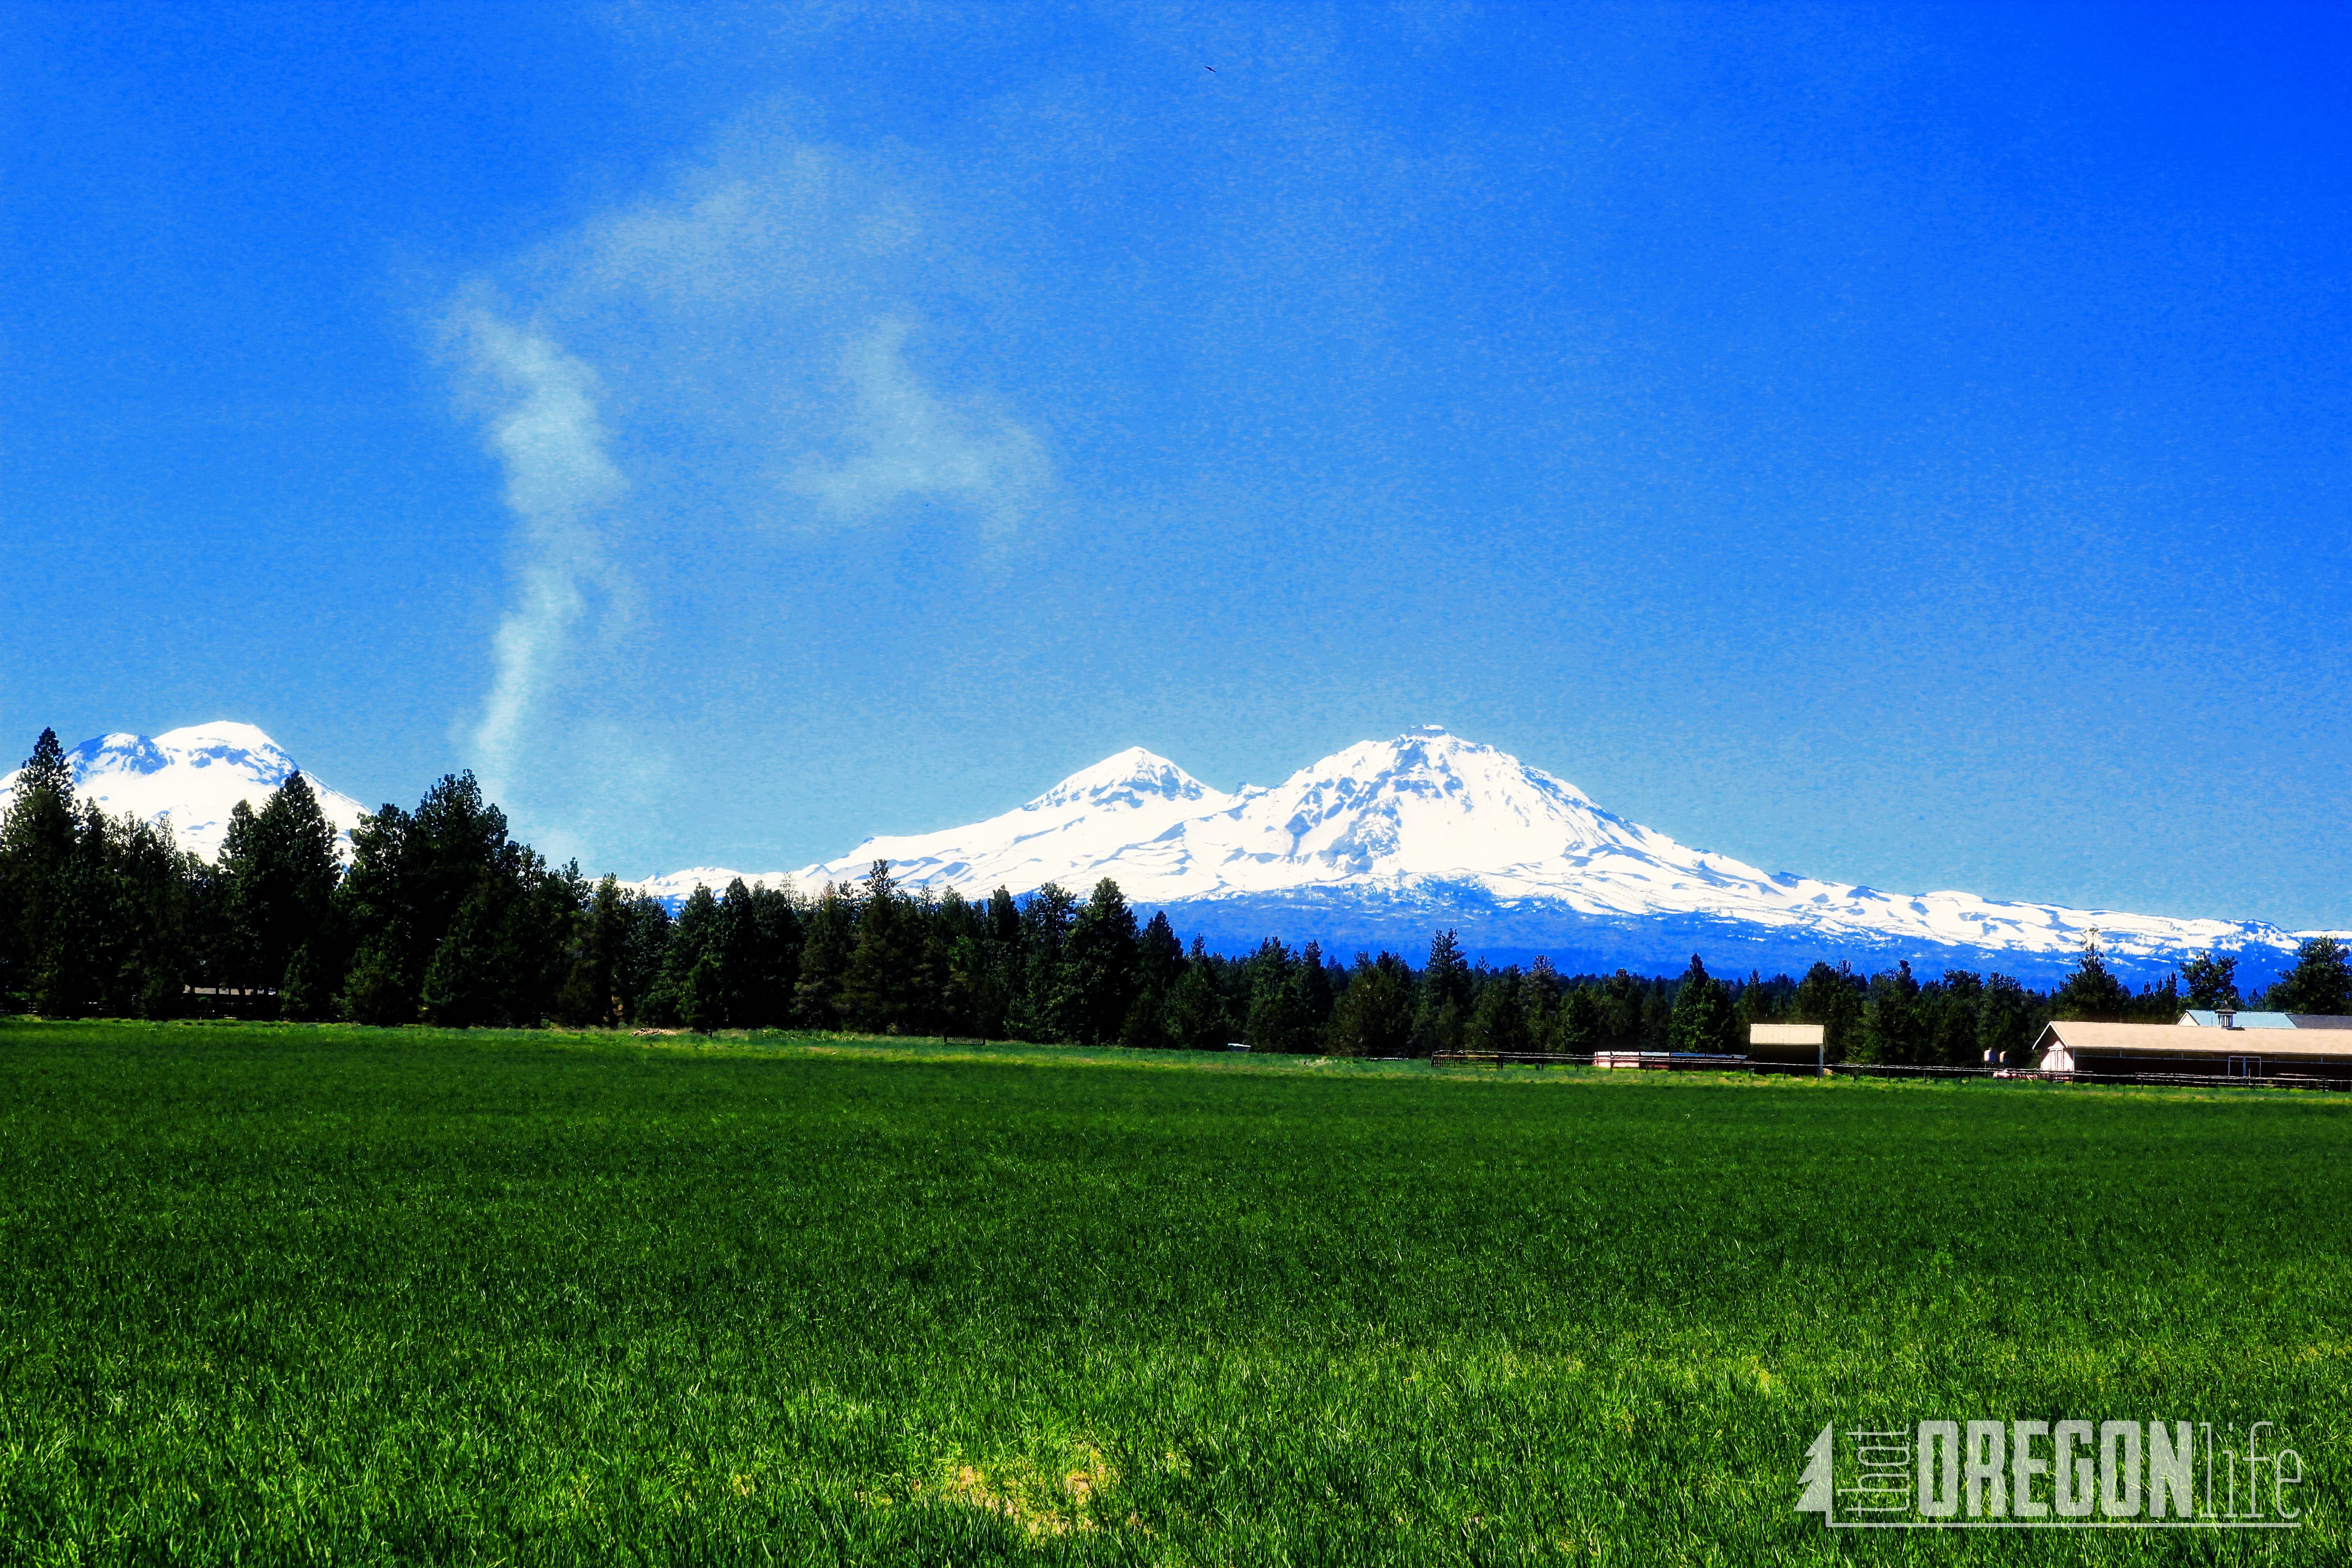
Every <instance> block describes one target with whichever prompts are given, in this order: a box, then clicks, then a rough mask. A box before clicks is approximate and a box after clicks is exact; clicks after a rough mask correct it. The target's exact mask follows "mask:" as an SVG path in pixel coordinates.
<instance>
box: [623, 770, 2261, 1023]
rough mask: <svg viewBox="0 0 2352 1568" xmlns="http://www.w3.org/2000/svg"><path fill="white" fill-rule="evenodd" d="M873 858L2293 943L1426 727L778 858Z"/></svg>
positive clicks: (1193, 925) (1579, 933) (1878, 925)
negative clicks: (1716, 830) (1771, 840)
mask: <svg viewBox="0 0 2352 1568" xmlns="http://www.w3.org/2000/svg"><path fill="white" fill-rule="evenodd" d="M877 859H887V860H889V861H890V862H891V864H892V869H893V873H894V875H896V876H898V878H899V879H902V880H903V881H904V882H905V883H906V884H907V885H908V886H910V887H929V888H933V889H947V888H950V887H952V888H955V889H959V890H960V891H961V892H962V893H963V894H965V895H966V896H967V897H971V896H975V895H980V896H984V895H985V894H987V893H988V892H989V891H990V890H992V889H995V888H997V887H1005V888H1009V889H1012V890H1013V892H1015V893H1024V892H1028V891H1031V890H1033V889H1036V888H1037V887H1039V886H1041V885H1043V884H1044V883H1046V882H1056V883H1059V884H1060V885H1062V886H1063V887H1065V888H1067V889H1071V890H1072V891H1074V892H1077V893H1080V894H1083V893H1085V892H1086V891H1087V889H1091V888H1092V887H1093V886H1094V884H1095V882H1096V881H1097V880H1098V879H1101V878H1104V877H1109V878H1112V879H1115V880H1116V881H1117V882H1118V885H1119V887H1120V889H1122V890H1123V891H1124V892H1125V893H1126V894H1127V896H1128V897H1129V899H1130V900H1133V901H1135V902H1137V903H1139V904H1145V905H1156V906H1161V907H1168V908H1170V909H1171V918H1172V919H1176V920H1177V921H1178V925H1179V928H1180V929H1181V930H1185V931H1204V932H1206V933H1207V934H1208V935H1209V936H1210V937H1211V940H1212V941H1221V940H1222V941H1225V942H1249V941H1253V940H1255V938H1256V937H1258V936H1263V935H1267V934H1273V935H1280V936H1285V937H1286V938H1289V939H1290V940H1294V941H1296V940H1304V939H1305V938H1307V937H1310V936H1311V937H1318V938H1319V939H1321V940H1322V941H1323V942H1325V943H1326V945H1327V947H1338V948H1339V949H1340V950H1341V951H1346V950H1349V949H1352V948H1353V947H1355V946H1358V945H1385V946H1391V947H1409V946H1410V944H1412V942H1415V941H1418V942H1427V940H1428V932H1429V930H1430V928H1431V927H1432V926H1435V925H1453V926H1458V927H1460V928H1461V929H1462V931H1463V935H1464V938H1465V941H1466V942H1472V943H1473V944H1474V945H1475V946H1476V947H1478V948H1481V949H1483V950H1485V951H1487V952H1535V951H1546V952H1550V953H1551V954H1552V955H1553V958H1554V961H1555V962H1556V963H1561V962H1587V963H1647V964H1652V965H1656V964H1664V963H1676V964H1678V963H1680V962H1682V961H1685V960H1686V959H1687V958H1688V956H1689V954H1690V953H1691V952H1693V951H1695V950H1696V951H1699V952H1705V953H1706V955H1707V957H1708V959H1709V962H1710V963H1717V964H1718V965H1720V966H1726V967H1737V968H1739V969H1746V968H1748V967H1749V966H1750V965H1751V964H1754V965H1760V966H1766V967H1768V969H1769V967H1770V966H1775V965H1786V964H1788V963H1809V962H1811V959H1813V958H1816V957H1821V956H1824V955H1827V956H1831V957H1835V956H1837V955H1838V954H1840V953H1842V952H1843V953H1860V954H1864V955H1866V956H1869V957H1872V958H1874V959H1875V960H1876V962H1878V963H1885V964H1891V963H1893V961H1894V959H1895V958H1896V957H1898V956H1899V957H1908V958H1911V959H1912V960H1913V962H1914V963H1915V964H1925V965H1935V964H1938V963H1965V964H1968V965H1969V966H1970V967H1993V968H1998V969H2002V970H2005V971H2006V972H2008V973H2017V974H2020V975H2021V976H2028V975H2033V974H2042V973H2050V972H2052V971H2053V970H2054V969H2058V968H2063V967H2064V966H2065V965H2066V964H2067V963H2070V962H2071V961H2072V959H2073V957H2074V953H2075V952H2077V951H2078V950H2079V948H2080V946H2081V944H2082V942H2083V939H2084V936H2085V935H2087V934H2089V933H2090V932H2091V931H2096V932H2097V934H2098V941H2099V943H2100V945H2101V947H2102V948H2103V949H2104V950H2105V951H2106V952H2108V953H2109V954H2110V956H2111V957H2113V958H2116V959H2117V960H2119V961H2121V962H2122V963H2124V964H2125V965H2126V967H2130V966H2134V961H2139V965H2138V966H2141V967H2147V966H2156V967H2163V966H2168V965H2169V964H2170V963H2175V962H2178V960H2179V957H2180V956H2182V955H2184V954H2186V953H2189V952H2203V951H2206V950H2208V949H2220V950H2221V951H2224V952H2231V951H2243V952H2246V953H2247V956H2248V959H2249V960H2250V964H2249V967H2250V969H2252V968H2260V969H2268V968H2272V967H2274V966H2275V964H2276V963H2277V961H2278V959H2279V958H2280V957H2281V956H2283V955H2284V953H2285V952H2289V951H2291V950H2292V948H2293V946H2294V941H2295V938H2294V936H2291V935H2290V934H2289V933H2287V932H2284V931H2279V930H2278V929H2277V928H2275V927H2273V926H2267V925H2262V924H2259V923H2254V922H2241V921H2219V920H2176V919H2171V918H2168V917H2163V916H2154V915H2136V914H2128V913H2123V912H2119V911H2115V910H2068V909H2062V908H2059V907H2056V906H2053V905H2046V904H2022V903H2009V902H2003V901H2000V900H1989V899H1982V898H1979V897H1977V896H1975V895H1974V894H1970V893H1961V892H1934V893H1918V894H1891V893H1883V892H1879V891H1877V890H1875V889H1870V888H1858V887H1847V886H1843V885H1842V884H1838V883H1834V882H1825V881H1820V880H1816V879H1811V878H1807V877H1799V876H1792V875H1789V874H1787V873H1771V872H1766V871H1763V870H1760V869H1759V868H1756V867H1754V866H1749V865H1746V864H1744V863H1742V862H1740V861H1738V860H1734V859H1732V858H1729V857H1727V856H1723V855H1715V854H1710V853H1707V852H1706V851H1703V850H1696V849H1690V848H1686V847H1684V846H1682V845H1680V844H1677V843H1675V841H1674V840H1673V839H1671V838H1668V837H1665V836H1664V834H1661V833H1656V832H1654V831H1652V830H1651V829H1649V828H1647V827H1643V826H1641V825H1640V824H1638V823H1633V822H1629V821H1627V820H1625V819H1624V818H1623V817H1622V816H1616V815H1615V814H1614V813H1612V812H1609V811H1604V810H1602V809H1601V807H1600V806H1599V805H1595V804H1594V803H1593V802H1592V801H1591V800H1590V799H1589V798H1587V797H1586V796H1585V795H1584V794H1583V793H1582V792H1581V791H1580V790H1578V789H1577V788H1576V787H1575V786H1574V785H1572V784H1568V783H1566V782H1564V781H1562V780H1560V779H1558V778H1554V777H1553V776H1551V775H1550V774H1549V773H1544V772H1542V771H1540V770H1539V769H1536V768H1531V767H1528V765H1526V764H1525V763H1521V762H1519V761H1518V760H1517V758H1515V757H1511V756H1507V755H1506V754H1504V753H1503V752H1497V751H1496V750H1494V749H1493V748H1492V747H1488V746H1482V745H1478V744H1475V742H1469V741H1465V740H1463V739H1461V738H1459V737H1457V736H1454V735H1451V734H1448V733H1447V732H1446V731H1444V730H1442V729H1438V728H1435V727H1430V728H1424V729H1420V730H1414V731H1410V732H1408V733H1406V734H1403V735H1400V736H1398V737H1397V738H1396V739H1394V740H1392V741H1383V742H1364V743H1363V744H1361V745H1357V746H1351V747H1349V749H1348V750H1346V751H1344V752H1339V753H1338V754H1337V755H1335V756H1330V757H1326V758H1325V759H1323V760H1322V761H1321V762H1319V763H1315V764H1314V765H1313V766H1312V767H1308V768H1305V769H1302V770H1300V771H1299V772H1298V773H1294V774H1292V775H1291V776H1290V777H1289V778H1288V779H1286V780H1285V781H1283V782H1282V783H1281V784H1276V785H1273V786H1271V787H1265V788H1255V787H1244V789H1242V790H1240V791H1238V792H1237V793H1235V794H1233V795H1225V794H1222V793H1220V792H1218V791H1216V790H1213V789H1211V788H1209V787H1208V786H1207V785H1205V784H1202V783H1201V782H1200V781H1199V780H1198V779H1195V778H1193V777H1192V775H1190V774H1189V773H1185V772H1184V771H1183V770H1182V769H1181V768H1180V767H1178V766H1176V764H1174V763H1171V762H1169V761H1168V760H1167V759H1165V758H1163V757H1158V756H1154V755H1153V754H1152V753H1150V752H1146V751H1143V750H1140V749H1136V750H1130V751H1127V752H1120V753H1119V754H1118V755H1117V756H1115V757H1111V758H1108V759H1107V760H1105V761H1104V762H1102V763H1097V764H1096V765H1095V766H1094V767H1091V768H1088V769H1087V770H1086V771H1085V772H1083V773H1077V774H1075V775H1073V776H1072V777H1070V778H1068V779H1066V780H1065V781H1063V783H1061V784H1058V785H1056V786H1055V788H1053V789H1051V790H1048V791H1047V792H1046V793H1045V794H1044V795H1039V796H1038V797H1037V798H1036V799H1034V800H1033V801H1030V802H1029V803H1028V804H1027V805H1023V806H1020V807H1018V808H1016V809H1014V810H1013V811H1008V812H1005V813H1004V814H1003V815H1002V816H993V817H991V818H989V819H988V820H987V821H985V822H980V823H975V824H973V825H971V826H968V827H956V828H949V829H946V830H944V831H942V832H938V833H929V834H921V835H916V836H911V837H879V838H869V839H867V840H866V842H865V843H863V844H861V845H859V846H858V847H856V849H855V850H854V851H852V852H851V853H849V854H848V855H845V856H843V857H842V858H839V859H836V860H829V861H826V862H824V863H822V864H820V865H815V866H810V867H806V868H803V869H802V870H800V871H798V872H795V873H793V875H792V880H793V881H794V882H796V883H797V884H798V885H799V886H800V887H801V888H803V889H814V888H817V887H819V886H821V885H823V884H824V882H827V881H838V882H850V881H855V880H856V879H859V878H861V877H863V876H864V875H865V874H866V870H867V868H868V867H869V866H870V865H871V864H872V862H873V861H875V860H877ZM733 875H734V873H732V872H729V871H724V870H720V869H718V868H701V869H698V870H697V871H694V872H683V873H678V874H677V875H676V876H673V877H667V878H660V879H654V880H653V881H650V882H647V883H645V884H640V886H644V887H646V889H647V890H648V891H653V892H656V894H658V895H665V896H677V895H682V894H684V893H686V892H688V891H690V890H691V889H692V886H693V885H694V882H695V881H700V882H702V883H704V884H705V885H707V886H709V887H711V888H712V889H720V888H723V887H724V886H725V885H726V882H727V880H728V879H730V878H731V877H732V876H733ZM761 880H764V881H767V882H769V883H770V884H772V885H779V884H781V883H782V882H783V881H784V880H785V879H784V878H783V877H782V876H781V875H779V874H776V873H768V874H766V875H765V876H764V877H762V878H761Z"/></svg>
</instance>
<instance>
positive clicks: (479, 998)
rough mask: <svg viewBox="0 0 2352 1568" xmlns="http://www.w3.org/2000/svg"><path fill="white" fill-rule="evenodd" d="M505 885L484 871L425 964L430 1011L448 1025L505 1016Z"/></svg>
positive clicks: (463, 1026) (462, 1026) (469, 1024)
mask: <svg viewBox="0 0 2352 1568" xmlns="http://www.w3.org/2000/svg"><path fill="white" fill-rule="evenodd" d="M505 891H506V889H504V888H502V887H501V886H500V885H499V879H498V878H497V877H496V876H494V875H493V874H491V873H490V872H488V871H484V872H482V873H480V874H479V875H478V876H477V877H476V879H475V881H474V889H473V891H472V892H470V893H468V894H467V896H466V899H465V901H464V902H462V903H460V904H459V905H458V906H457V913H456V914H455V915H453V916H452V917H451V918H450V921H449V929H448V931H447V932H446V934H444V936H443V937H442V939H441V942H440V945H439V946H437V947H436V948H435V949H434V950H433V957H432V960H431V962H429V963H427V964H426V965H425V991H424V1002H425V1015H426V1016H427V1017H429V1018H430V1019H431V1020H432V1021H433V1022H434V1023H436V1024H438V1025H440V1026H443V1027H444V1028H458V1029H467V1028H472V1027H474V1026H476V1025H479V1024H488V1023H492V1022H497V1021H499V1013H500V1009H499V995H498V981H499V966H498V946H499V925H500V923H501V921H502V920H503V918H504V916H505V914H506V908H505V904H506V900H505V898H504V896H503V895H504V893H505Z"/></svg>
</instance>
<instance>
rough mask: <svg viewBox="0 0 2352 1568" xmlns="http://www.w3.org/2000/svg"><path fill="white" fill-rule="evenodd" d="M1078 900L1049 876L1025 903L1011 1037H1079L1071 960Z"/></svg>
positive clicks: (1009, 1021)
mask: <svg viewBox="0 0 2352 1568" xmlns="http://www.w3.org/2000/svg"><path fill="white" fill-rule="evenodd" d="M1076 911H1077V900H1076V899H1074V898H1072V897H1071V896H1070V894H1069V892H1068V890H1067V889H1064V888H1062V887H1060V886H1058V885H1057V884H1055V883H1053V882H1048V883H1046V884H1045V886H1044V887H1042V888H1039V889H1037V890H1036V891H1035V892H1034V893H1032V894H1030V895H1029V901H1028V902H1027V903H1026V904H1024V905H1023V906H1022V907H1021V924H1020V946H1021V958H1022V969H1023V973H1022V975H1021V983H1020V985H1019V987H1018V989H1017V990H1016V991H1015V992H1014V993H1013V1005H1012V1008H1011V1016H1010V1017H1009V1018H1008V1019H1007V1021H1006V1027H1007V1028H1008V1029H1009V1030H1011V1032H1012V1034H1013V1038H1015V1039H1021V1040H1034V1041H1037V1042H1039V1043H1041V1044H1042V1043H1045V1042H1050V1041H1055V1040H1068V1039H1074V1038H1076V1028H1077V1019H1076V1011H1077V1008H1076V1004H1077V988H1076V985H1075V984H1072V978H1071V974H1070V966H1069V953H1068V947H1069V934H1070V923H1071V921H1073V920H1074V919H1075V918H1076Z"/></svg>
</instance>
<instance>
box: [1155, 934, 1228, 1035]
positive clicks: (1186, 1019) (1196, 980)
mask: <svg viewBox="0 0 2352 1568" xmlns="http://www.w3.org/2000/svg"><path fill="white" fill-rule="evenodd" d="M1167 1022H1168V1034H1169V1037H1170V1038H1171V1039H1172V1040H1174V1041H1175V1043H1176V1045H1177V1047H1179V1048H1180V1049H1183V1050H1194V1051H1221V1050H1223V1049H1224V1048H1225V1047H1226V1045H1227V1044H1228V1043H1229V1042H1231V1041H1232V1039H1233V1037H1234V1035H1233V1025H1232V1022H1231V1020H1230V1019H1228V1018H1227V1016H1226V1015H1225V1004H1224V996H1223V987H1222V986H1220V985H1219V984H1218V976H1217V971H1216V960H1215V959H1214V958H1213V957H1212V956H1210V954H1209V952H1208V951H1207V950H1206V948H1205V947H1204V946H1203V945H1202V941H1201V939H1200V938H1199V937H1197V936H1196V937H1194V938H1193V939H1192V953H1191V956H1189V957H1188V958H1187V959H1186V960H1185V961H1184V973H1181V974H1180V975H1178V976H1177V978H1176V984H1175V987H1174V989H1172V990H1171V992H1170V993H1169V995H1168V1012H1167Z"/></svg>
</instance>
